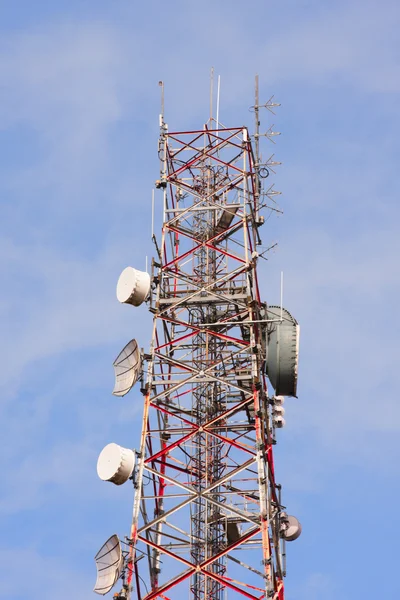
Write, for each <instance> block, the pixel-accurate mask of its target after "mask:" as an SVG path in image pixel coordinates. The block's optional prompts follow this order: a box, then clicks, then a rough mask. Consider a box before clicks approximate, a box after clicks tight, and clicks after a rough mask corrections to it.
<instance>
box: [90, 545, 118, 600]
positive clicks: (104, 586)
mask: <svg viewBox="0 0 400 600" xmlns="http://www.w3.org/2000/svg"><path fill="white" fill-rule="evenodd" d="M94 560H95V562H96V568H97V579H96V584H95V586H94V588H93V591H94V592H96V594H100V595H101V596H104V595H105V594H107V593H108V592H109V591H110V590H111V588H112V587H113V586H114V585H115V584H116V583H117V581H118V579H119V578H120V576H121V573H122V570H123V566H124V557H123V555H122V550H121V542H120V541H119V539H118V536H117V535H115V534H114V535H112V536H111V537H110V538H109V539H108V540H107V541H106V543H105V544H103V546H102V547H101V548H100V550H99V551H98V553H97V554H96V556H95V557H94Z"/></svg>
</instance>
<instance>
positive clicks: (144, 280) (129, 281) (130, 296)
mask: <svg viewBox="0 0 400 600" xmlns="http://www.w3.org/2000/svg"><path fill="white" fill-rule="evenodd" d="M149 292H150V275H149V274H148V273H146V271H138V270H137V269H134V268H133V267H126V269H124V270H123V271H122V273H121V275H120V276H119V279H118V283H117V298H118V300H119V301H120V302H121V303H122V304H132V306H140V305H141V304H142V303H143V302H144V301H145V300H146V298H147V296H148V295H149Z"/></svg>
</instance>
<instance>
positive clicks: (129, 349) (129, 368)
mask: <svg viewBox="0 0 400 600" xmlns="http://www.w3.org/2000/svg"><path fill="white" fill-rule="evenodd" d="M113 366H114V373H115V385H114V389H113V394H114V396H125V394H127V393H128V392H129V390H130V389H131V388H132V387H133V386H134V385H135V383H136V381H137V379H138V377H139V373H140V367H141V361H140V350H139V348H138V345H137V341H136V340H131V341H130V342H128V344H127V345H126V346H125V348H123V349H122V350H121V352H120V353H119V354H118V356H117V358H116V359H115V361H114V362H113Z"/></svg>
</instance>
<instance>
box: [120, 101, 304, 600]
mask: <svg viewBox="0 0 400 600" xmlns="http://www.w3.org/2000/svg"><path fill="white" fill-rule="evenodd" d="M256 100H257V98H256ZM265 106H267V105H265ZM271 106H272V104H271ZM255 108H256V110H257V111H258V108H259V107H258V101H256V107H255ZM267 108H268V106H267ZM256 118H257V123H258V112H257V114H256ZM257 132H258V129H257ZM256 142H257V144H256V147H255V149H253V145H252V141H251V137H250V135H249V132H248V130H247V128H246V127H233V128H229V127H222V126H221V125H220V124H218V123H217V122H216V121H215V120H214V119H210V121H208V123H207V124H206V125H205V126H204V128H203V129H201V130H198V131H174V132H169V131H168V128H167V126H166V125H165V123H164V121H163V118H162V119H161V134H160V140H159V157H160V161H161V176H160V179H159V180H158V181H157V183H156V187H157V188H158V190H159V191H158V192H157V193H158V195H159V196H160V195H162V198H163V225H162V235H161V240H160V242H157V240H156V237H155V236H153V240H154V242H155V247H156V257H155V259H153V261H152V274H151V291H150V295H149V298H148V303H149V309H150V311H151V312H152V313H153V316H154V320H153V333H152V341H151V346H150V350H149V352H148V353H146V354H144V356H143V367H142V373H143V375H142V392H143V396H144V413H143V424H142V433H141V440H140V448H139V450H138V453H137V463H136V466H135V469H134V473H133V476H132V479H133V481H134V487H135V499H134V507H133V519H132V529H131V533H130V536H129V538H127V543H128V555H127V556H126V560H125V566H126V568H125V571H124V587H123V591H122V593H121V596H122V597H128V598H130V597H131V596H132V597H137V598H138V600H152V599H153V598H163V599H164V600H178V599H180V598H182V599H183V598H192V599H194V600H223V599H225V598H227V597H229V598H234V597H236V596H237V595H238V596H245V597H247V598H250V600H261V598H272V599H274V600H278V599H279V600H283V598H284V585H283V577H284V575H285V565H284V561H285V551H284V543H285V540H284V539H283V537H284V536H283V535H282V532H284V531H285V527H286V528H287V522H286V521H285V518H286V515H285V513H283V508H284V507H283V506H282V503H281V497H280V486H279V485H277V483H276V481H275V471H274V459H273V445H274V443H275V426H276V425H279V407H278V408H276V406H277V405H278V404H279V402H276V401H275V399H274V397H273V396H271V397H270V396H269V395H268V389H267V380H266V363H267V348H268V332H269V331H270V330H271V327H273V325H274V324H276V323H278V324H279V323H282V322H283V320H284V318H285V317H284V316H282V308H281V309H280V313H279V309H277V310H275V311H274V310H273V309H271V308H270V307H268V306H267V305H266V303H265V302H263V301H262V298H261V297H260V291H259V285H258V278H257V264H258V259H259V254H258V252H257V248H258V246H259V245H260V236H259V228H260V226H261V225H262V224H263V222H264V219H263V217H262V216H261V215H260V209H261V208H262V204H263V201H264V200H265V199H266V198H267V195H268V192H267V195H266V194H265V192H264V191H263V189H262V178H261V177H260V169H261V165H260V160H259V158H258V134H257V137H256ZM263 168H264V169H265V168H266V167H265V165H264V167H263ZM285 312H286V311H285ZM296 353H297V347H296ZM296 356H297V354H296ZM296 368H297V364H296ZM296 375H297V373H296ZM280 411H281V414H282V413H283V409H282V408H281V409H280ZM277 414H278V420H277V418H276V415H277ZM280 419H281V422H282V417H280ZM285 523H286V525H285Z"/></svg>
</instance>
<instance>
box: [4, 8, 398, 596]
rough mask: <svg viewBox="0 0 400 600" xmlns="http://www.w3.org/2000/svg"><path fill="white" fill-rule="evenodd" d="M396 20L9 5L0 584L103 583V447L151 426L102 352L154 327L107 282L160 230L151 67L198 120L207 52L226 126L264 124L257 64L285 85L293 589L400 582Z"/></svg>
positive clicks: (285, 476) (109, 505) (282, 473)
mask: <svg viewBox="0 0 400 600" xmlns="http://www.w3.org/2000/svg"><path fill="white" fill-rule="evenodd" d="M399 21H400V9H399V7H398V3H397V2H395V1H392V0H383V1H380V2H378V1H376V0H366V1H359V0H347V1H344V0H343V1H342V0H337V1H335V2H334V3H332V2H326V1H325V0H318V1H317V0H286V1H283V2H280V3H278V2H274V3H272V2H265V1H261V0H254V1H253V2H252V3H251V8H248V7H245V3H243V2H239V1H237V0H231V1H230V2H227V1H225V0H221V1H220V2H212V1H211V0H204V1H203V2H202V3H195V2H183V1H178V0H171V2H169V3H164V2H160V1H155V0H150V1H148V2H146V3H138V2H134V1H133V0H130V1H128V0H118V1H114V2H110V1H106V0H97V1H96V2H94V1H93V0H83V1H82V0H80V1H78V0H75V1H73V0H71V1H69V2H64V1H61V0H60V1H58V2H50V1H47V2H45V1H44V0H38V1H37V2H32V1H29V2H28V1H27V0H19V1H18V2H14V3H9V2H0V29H1V38H0V86H1V96H0V135H1V144H0V193H1V196H0V198H1V202H0V227H1V238H0V280H1V283H2V286H1V287H2V294H1V297H0V315H1V319H0V323H1V325H0V327H1V329H0V333H1V340H2V342H3V343H2V344H1V348H0V353H1V355H0V358H1V362H2V365H3V368H2V369H1V374H0V388H1V394H0V411H1V426H2V427H1V429H2V452H1V455H0V464H1V470H2V473H3V477H2V481H3V486H2V488H1V497H0V581H1V585H0V598H7V599H8V600H22V599H25V598H29V599H30V600H36V599H37V600H39V599H40V600H50V598H51V599H53V598H54V595H55V589H56V586H57V593H56V595H57V598H58V600H69V599H72V598H73V599H74V600H83V599H86V598H88V597H94V595H92V592H91V590H92V587H93V584H94V581H95V567H94V562H93V556H94V554H95V552H96V551H97V550H98V548H99V547H100V545H101V544H102V543H103V542H104V541H105V539H106V538H107V537H109V536H110V535H111V534H112V533H114V532H118V533H119V534H121V535H124V534H126V533H127V532H128V528H129V523H130V516H131V497H130V489H125V488H124V486H122V487H121V488H115V487H114V486H108V485H106V484H103V483H102V482H101V481H99V480H98V479H97V475H96V460H97V456H98V453H99V451H100V450H101V449H102V447H103V446H104V445H105V444H106V443H108V442H110V441H116V442H118V443H121V444H122V445H126V446H128V447H132V446H135V445H137V443H138V434H139V428H140V424H141V401H142V400H141V395H140V392H139V391H138V390H133V391H132V392H131V393H130V394H129V395H128V396H127V397H126V398H124V399H117V398H114V397H113V396H112V395H111V390H112V387H113V370H112V361H113V359H114V358H115V356H116V355H117V354H118V352H119V351H120V349H121V348H122V346H123V345H124V344H125V343H126V342H127V341H128V340H129V339H131V337H133V336H135V337H137V338H138V339H139V341H140V343H141V345H143V346H146V345H147V344H148V343H149V341H150V339H149V338H150V331H151V330H150V319H149V316H148V315H147V314H146V310H145V307H142V308H140V309H137V310H133V309H132V308H131V307H128V306H122V305H120V304H119V303H118V302H117V300H116V298H115V284H116V281H117V278H118V276H119V273H120V271H121V270H122V269H123V268H124V267H125V266H126V265H127V264H131V265H133V266H135V267H138V268H144V266H145V256H146V254H148V255H149V256H150V255H151V251H152V248H151V244H150V198H151V189H152V187H153V182H154V180H155V179H156V178H157V177H158V162H157V153H156V144H157V136H158V112H159V88H158V81H159V79H163V80H164V81H165V85H166V120H167V122H168V123H169V125H170V126H171V127H173V128H180V129H184V128H189V127H193V126H195V127H201V126H202V124H203V122H204V121H205V120H206V119H207V117H208V93H209V72H210V67H211V66H214V68H215V72H216V74H220V75H221V112H220V116H221V121H222V122H224V123H226V124H227V125H230V126H237V125H243V124H247V125H249V127H252V115H251V114H250V113H249V112H248V107H249V106H250V105H251V104H253V79H254V74H255V73H256V72H258V73H259V75H260V87H261V98H263V99H265V100H267V99H268V98H269V97H270V96H271V95H272V94H275V97H276V99H277V100H278V101H279V102H281V104H282V107H281V108H280V109H279V112H278V113H277V115H276V117H274V118H273V120H271V119H270V117H271V115H268V114H265V115H264V119H263V126H265V129H267V127H268V126H269V125H270V124H272V123H275V125H276V128H277V129H278V130H279V131H281V132H282V135H281V136H280V138H279V140H278V143H277V145H276V146H272V145H271V153H272V152H275V153H276V155H277V157H278V159H279V160H282V162H283V163H284V164H283V166H282V167H281V168H280V169H279V171H278V174H277V176H276V178H275V183H276V187H277V189H279V190H281V191H282V192H283V195H282V197H281V198H280V205H281V207H282V209H283V210H284V213H285V214H284V216H282V217H279V218H271V219H270V220H269V221H268V225H266V226H265V227H264V231H263V241H264V243H265V244H268V245H269V244H270V243H273V242H276V241H278V242H279V246H278V248H277V249H276V251H274V252H273V253H271V254H270V257H269V261H268V262H266V263H264V264H263V265H262V271H261V273H260V276H261V277H260V278H261V282H262V290H263V293H264V297H265V299H266V300H267V301H268V302H269V303H274V302H277V301H278V300H279V274H280V271H281V270H283V271H284V273H285V298H284V303H285V306H286V307H287V308H288V309H289V310H290V311H291V312H292V313H293V315H294V316H295V317H296V318H297V319H298V320H299V322H300V324H301V330H302V333H301V336H302V337H301V349H300V378H299V396H300V397H299V399H298V400H295V399H289V400H288V401H287V402H286V407H287V411H286V416H287V426H286V428H285V429H284V430H283V431H281V432H279V433H280V435H279V438H280V443H279V445H278V447H277V449H276V461H277V465H278V480H279V481H280V482H281V483H282V484H283V487H284V494H285V495H284V498H285V503H286V505H287V506H288V508H289V512H292V513H293V514H295V515H297V516H298V517H299V519H300V520H301V522H302V524H303V534H302V537H301V538H300V540H299V541H297V542H295V543H293V544H292V545H290V547H289V549H288V578H287V600H306V599H307V600H314V599H315V600H316V599H321V598H323V599H324V600H333V599H334V598H335V599H336V598H337V597H339V596H340V598H341V600H350V599H351V600H354V599H358V598H360V599H361V598H363V599H364V598H374V597H385V598H387V599H392V598H393V599H395V598H396V599H397V598H398V597H399V593H400V584H399V580H398V577H397V576H396V573H397V555H398V543H397V538H398V534H399V526H398V523H397V520H396V509H397V504H398V500H399V482H398V475H399V467H398V464H399V460H400V447H399V443H398V437H399V430H400V408H399V403H398V400H397V392H398V388H399V383H400V382H399V368H398V361H399V351H398V334H399V317H398V307H397V298H398V292H399V267H398V260H399V259H398V257H399V251H400V240H399V235H398V229H399V226H398V220H399V216H400V215H399V212H400V211H399V207H398V196H399V189H400V184H399V178H398V164H399V141H398V140H399V135H398V131H399V120H400V119H399V110H398V106H399V92H400V72H399V71H400V69H399V54H400V46H399V42H398V31H399V25H400V23H399ZM264 152H265V154H267V152H268V148H267V147H265V150H264ZM158 225H159V220H158Z"/></svg>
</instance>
